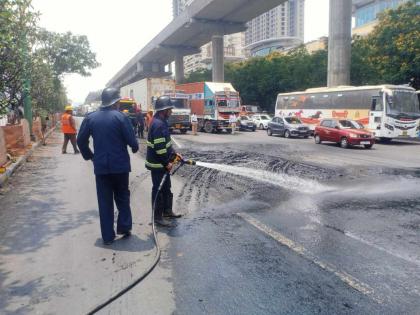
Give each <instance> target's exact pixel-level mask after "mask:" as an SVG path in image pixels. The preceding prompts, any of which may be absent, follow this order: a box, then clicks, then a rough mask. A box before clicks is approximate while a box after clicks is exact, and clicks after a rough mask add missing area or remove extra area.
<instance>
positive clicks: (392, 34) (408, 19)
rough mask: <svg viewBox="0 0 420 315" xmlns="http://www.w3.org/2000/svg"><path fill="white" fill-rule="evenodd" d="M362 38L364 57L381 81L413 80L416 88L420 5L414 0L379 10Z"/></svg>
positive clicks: (419, 78)
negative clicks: (373, 23)
mask: <svg viewBox="0 0 420 315" xmlns="http://www.w3.org/2000/svg"><path fill="white" fill-rule="evenodd" d="M365 41H366V43H365V44H366V45H367V46H368V47H369V53H368V60H369V62H370V63H371V64H372V67H373V68H374V69H375V70H376V72H377V75H378V76H379V77H380V78H381V79H382V80H383V81H384V82H387V83H394V84H403V83H408V82H409V81H410V80H413V84H414V87H415V88H417V89H420V5H419V4H417V3H416V1H415V0H411V1H408V2H407V3H405V4H403V5H401V6H400V7H398V8H397V9H395V10H387V11H385V12H384V13H383V14H381V15H380V18H379V24H378V25H377V26H376V27H375V29H374V31H373V32H372V33H371V34H370V35H369V36H368V37H367V38H366V39H365Z"/></svg>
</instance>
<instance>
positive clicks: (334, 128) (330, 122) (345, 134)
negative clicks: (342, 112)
mask: <svg viewBox="0 0 420 315" xmlns="http://www.w3.org/2000/svg"><path fill="white" fill-rule="evenodd" d="M364 128H365V127H364V126H363V125H362V124H360V123H358V122H357V121H354V120H349V119H323V120H322V121H321V123H320V124H319V126H316V127H315V133H314V137H315V143H317V144H320V143H321V142H322V141H330V142H336V143H338V144H340V146H341V147H342V148H348V147H350V146H352V145H363V146H364V147H365V148H366V149H371V148H372V146H373V144H374V143H375V137H374V136H373V135H372V134H371V133H370V132H369V131H367V130H365V129H364Z"/></svg>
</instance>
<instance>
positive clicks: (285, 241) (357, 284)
mask: <svg viewBox="0 0 420 315" xmlns="http://www.w3.org/2000/svg"><path fill="white" fill-rule="evenodd" d="M237 215H238V216H239V217H241V218H242V219H244V220H245V221H246V222H248V223H249V224H251V225H252V226H254V227H255V228H257V229H258V230H260V231H261V232H263V233H265V234H267V235H268V236H270V237H271V238H273V239H274V240H276V241H277V242H279V243H280V244H282V245H284V246H286V247H288V248H289V249H291V250H292V251H294V252H295V253H297V254H299V255H300V256H302V257H304V258H306V259H307V260H309V261H311V262H313V263H314V264H316V265H317V266H319V267H321V268H322V269H324V270H326V271H328V272H331V273H332V274H334V275H335V276H337V277H338V278H339V279H340V280H341V281H343V282H344V283H346V284H347V285H348V286H350V287H352V288H353V289H355V290H357V291H359V292H360V293H362V294H365V295H367V296H370V297H371V298H372V299H373V300H375V301H376V302H378V303H382V300H381V299H379V298H378V297H376V296H375V295H374V290H373V289H372V288H371V287H370V286H369V285H367V284H365V283H363V282H361V281H360V280H358V279H356V278H355V277H353V276H351V275H349V274H348V273H346V272H344V271H340V270H339V269H338V268H337V267H335V266H334V265H332V264H329V263H326V262H323V261H321V260H319V259H318V258H317V257H316V256H315V255H314V254H312V253H311V252H310V251H308V250H307V249H306V248H304V247H303V246H302V245H299V244H298V243H295V242H294V241H292V240H291V239H289V238H287V237H286V236H284V235H283V234H281V233H279V232H277V231H274V230H273V229H271V228H270V227H269V226H267V225H265V224H264V223H261V222H259V221H258V220H257V219H255V218H254V217H252V216H250V215H248V214H246V213H238V214H237Z"/></svg>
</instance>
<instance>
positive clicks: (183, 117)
mask: <svg viewBox="0 0 420 315" xmlns="http://www.w3.org/2000/svg"><path fill="white" fill-rule="evenodd" d="M164 95H165V96H169V97H170V98H171V102H172V104H173V106H174V108H173V109H172V115H171V116H170V117H169V121H168V123H169V128H170V130H171V132H172V131H173V130H179V131H180V132H181V133H182V134H185V133H187V131H188V130H189V129H191V108H190V102H189V97H188V95H187V94H185V92H184V91H175V92H171V91H165V93H164Z"/></svg>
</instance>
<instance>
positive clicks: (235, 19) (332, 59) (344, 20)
mask: <svg viewBox="0 0 420 315" xmlns="http://www.w3.org/2000/svg"><path fill="white" fill-rule="evenodd" d="M284 2H286V0H229V1H226V0H195V1H193V2H192V3H191V5H189V6H188V7H187V8H186V10H185V11H184V12H183V13H182V14H181V15H179V16H178V17H177V18H175V19H174V20H173V21H172V22H171V23H170V24H169V25H168V26H166V27H165V28H164V29H163V30H162V31H161V32H160V33H159V34H158V35H157V36H156V37H155V38H154V39H153V40H152V41H151V42H150V43H149V44H147V45H146V46H145V47H144V48H143V49H142V50H141V51H140V52H139V53H137V55H136V56H134V57H133V58H132V59H131V60H130V61H129V62H128V63H127V64H126V65H125V66H124V67H123V68H122V69H121V70H120V71H119V72H118V73H117V74H116V75H115V76H114V77H113V78H112V79H111V80H110V81H109V82H108V84H107V86H113V87H117V88H120V87H122V86H125V85H127V84H130V83H133V82H136V81H138V80H141V79H143V78H148V77H163V76H169V75H171V72H166V71H165V68H166V66H167V65H169V64H171V63H172V62H173V61H175V75H176V81H177V82H182V81H183V79H184V56H187V55H191V54H194V53H198V52H200V47H201V46H203V45H204V44H206V43H208V42H210V41H211V42H212V48H213V54H212V55H213V57H212V58H213V60H212V65H213V81H214V82H223V81H224V42H223V36H224V35H228V34H233V33H237V32H241V31H245V30H246V22H248V21H250V20H252V19H253V18H255V17H257V16H259V15H261V14H263V13H264V12H267V11H269V10H271V9H272V8H275V7H276V6H278V5H280V4H282V3H284ZM351 9H352V7H351V0H330V36H329V38H330V40H329V47H330V55H329V65H328V83H329V85H330V86H335V85H348V84H349V80H350V49H351V48H350V44H351Z"/></svg>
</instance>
